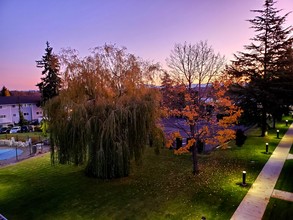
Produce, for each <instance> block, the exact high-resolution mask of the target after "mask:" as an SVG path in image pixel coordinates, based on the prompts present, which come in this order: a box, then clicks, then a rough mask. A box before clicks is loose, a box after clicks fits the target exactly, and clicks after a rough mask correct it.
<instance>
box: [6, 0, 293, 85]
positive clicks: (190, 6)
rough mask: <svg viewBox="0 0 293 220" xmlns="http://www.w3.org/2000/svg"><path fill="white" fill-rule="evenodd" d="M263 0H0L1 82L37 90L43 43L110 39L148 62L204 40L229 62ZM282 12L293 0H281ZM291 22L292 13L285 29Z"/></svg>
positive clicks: (84, 49) (84, 48) (83, 47)
mask: <svg viewBox="0 0 293 220" xmlns="http://www.w3.org/2000/svg"><path fill="white" fill-rule="evenodd" d="M263 3H264V0H124V1H123V0H25V1H24V0H0V87H2V86H3V85H4V86H6V87H7V88H8V89H9V90H15V89H16V90H36V89H37V87H36V86H35V85H36V84H37V83H38V82H39V81H40V77H41V69H38V68H36V64H35V61H36V60H39V59H41V57H42V55H44V52H45V47H46V41H49V42H50V44H51V46H52V47H53V52H54V53H56V54H58V53H59V52H60V51H61V48H67V47H71V48H73V49H77V50H78V51H79V52H80V55H81V56H86V55H88V54H89V49H90V48H93V47H96V46H102V45H104V44H105V43H113V44H116V45H117V46H125V47H126V48H127V49H128V52H130V53H134V54H135V55H137V56H140V57H142V58H143V59H146V60H149V61H154V62H160V63H161V64H162V66H163V67H166V64H165V59H166V58H167V57H168V56H169V54H170V51H171V49H172V48H173V46H174V44H175V43H183V42H184V41H187V42H190V43H197V42H199V41H200V40H207V41H208V44H209V45H211V46H212V47H213V48H214V50H215V51H216V52H219V53H220V54H222V55H225V56H226V58H227V59H228V60H230V59H232V58H233V53H236V52H237V51H241V50H243V46H244V45H246V44H248V43H249V42H250V41H249V38H251V37H252V36H253V35H254V33H253V31H252V29H250V28H249V27H250V24H249V22H247V21H246V20H247V19H251V18H253V17H254V16H255V15H256V14H255V13H252V12H250V10H251V9H262V5H263ZM276 7H277V8H278V9H283V11H282V12H281V15H284V14H285V13H287V12H290V11H293V0H279V1H278V2H277V4H276ZM290 25H293V14H290V15H289V17H288V19H287V22H286V27H287V26H290Z"/></svg>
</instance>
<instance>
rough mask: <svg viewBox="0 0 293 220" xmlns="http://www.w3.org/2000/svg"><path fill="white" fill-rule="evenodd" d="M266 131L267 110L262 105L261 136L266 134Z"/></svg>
mask: <svg viewBox="0 0 293 220" xmlns="http://www.w3.org/2000/svg"><path fill="white" fill-rule="evenodd" d="M266 131H267V111H266V109H265V106H264V105H263V109H262V115H261V137H265V136H266Z"/></svg>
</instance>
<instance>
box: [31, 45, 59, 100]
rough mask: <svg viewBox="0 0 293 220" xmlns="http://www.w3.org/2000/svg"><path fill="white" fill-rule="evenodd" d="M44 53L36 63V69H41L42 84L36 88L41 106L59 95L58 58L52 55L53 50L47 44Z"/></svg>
mask: <svg viewBox="0 0 293 220" xmlns="http://www.w3.org/2000/svg"><path fill="white" fill-rule="evenodd" d="M46 44H47V48H46V49H45V51H46V53H45V55H44V56H43V57H42V60H38V61H36V63H37V67H38V68H43V71H42V75H43V76H44V77H42V78H41V80H42V82H40V83H38V84H37V85H36V86H38V87H39V90H40V93H41V96H42V100H41V102H42V104H43V105H44V104H45V103H46V102H47V101H48V100H49V99H51V98H53V97H54V96H57V95H58V94H59V89H60V83H61V78H60V77H59V69H60V64H59V60H58V57H57V56H56V55H55V54H53V53H52V50H53V48H52V47H50V45H49V42H47V43H46Z"/></svg>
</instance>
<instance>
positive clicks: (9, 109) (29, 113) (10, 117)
mask: <svg viewBox="0 0 293 220" xmlns="http://www.w3.org/2000/svg"><path fill="white" fill-rule="evenodd" d="M20 110H21V112H22V113H23V116H24V118H25V119H26V120H27V121H32V120H36V119H39V118H42V117H43V110H42V109H41V108H40V107H37V106H36V104H33V103H31V104H28V103H26V104H21V107H20ZM18 122H19V106H18V104H15V105H14V104H7V105H0V124H16V123H18Z"/></svg>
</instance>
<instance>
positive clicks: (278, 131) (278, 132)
mask: <svg viewBox="0 0 293 220" xmlns="http://www.w3.org/2000/svg"><path fill="white" fill-rule="evenodd" d="M279 134H280V130H277V138H279Z"/></svg>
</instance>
